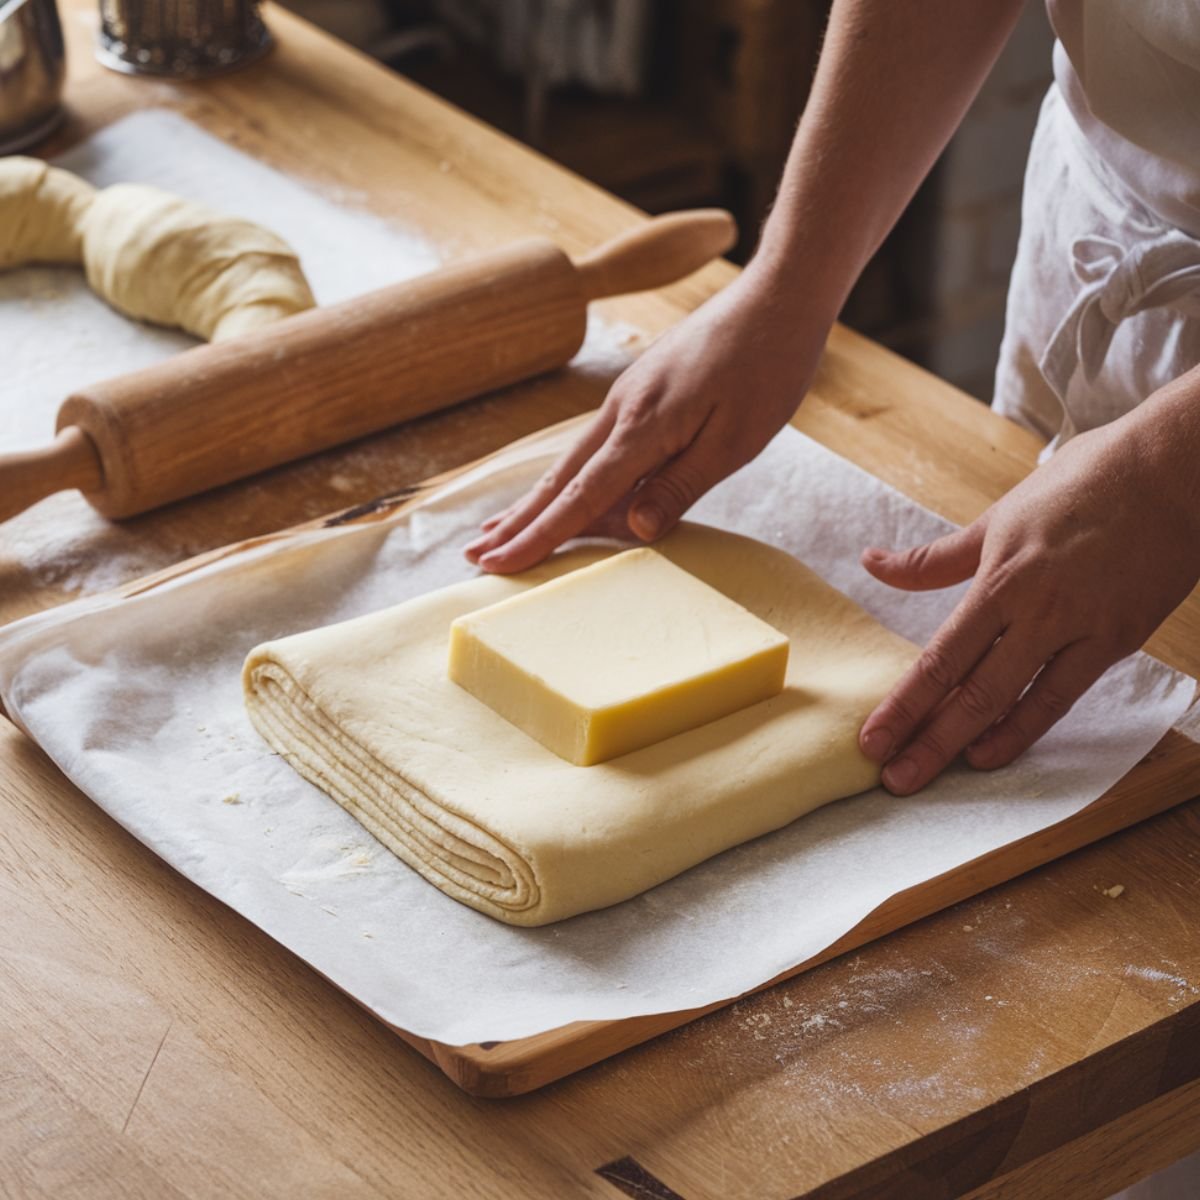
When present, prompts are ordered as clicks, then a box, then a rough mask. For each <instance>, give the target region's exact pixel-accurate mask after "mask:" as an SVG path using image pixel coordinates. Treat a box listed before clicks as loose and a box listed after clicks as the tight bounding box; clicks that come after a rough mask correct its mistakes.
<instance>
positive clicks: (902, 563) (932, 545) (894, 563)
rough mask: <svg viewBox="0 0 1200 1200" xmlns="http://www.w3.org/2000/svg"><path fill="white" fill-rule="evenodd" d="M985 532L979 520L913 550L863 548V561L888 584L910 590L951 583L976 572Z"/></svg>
mask: <svg viewBox="0 0 1200 1200" xmlns="http://www.w3.org/2000/svg"><path fill="white" fill-rule="evenodd" d="M983 534H984V525H983V523H982V522H981V521H976V522H975V523H974V524H972V525H968V526H967V527H966V528H965V529H956V530H955V531H954V532H953V533H948V534H946V536H945V537H940V538H938V539H937V540H936V541H932V542H926V543H925V544H924V545H923V546H914V547H913V548H912V549H911V550H877V549H874V548H872V549H870V550H864V551H863V556H862V564H863V566H864V567H866V569H867V570H868V571H870V572H871V574H872V575H874V576H875V578H876V579H878V580H880V581H881V582H883V583H886V584H887V585H888V586H889V587H894V588H903V589H904V590H905V591H909V592H925V591H932V590H933V589H935V588H944V587H949V586H950V585H951V584H954V583H961V582H962V581H963V580H964V579H969V578H970V577H971V576H972V575H974V574H975V571H976V570H977V569H978V567H979V555H980V552H981V550H982V549H983Z"/></svg>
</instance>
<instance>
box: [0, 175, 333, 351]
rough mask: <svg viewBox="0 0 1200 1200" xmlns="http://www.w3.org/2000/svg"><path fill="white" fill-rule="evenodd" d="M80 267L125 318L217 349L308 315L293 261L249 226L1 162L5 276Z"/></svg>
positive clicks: (162, 197) (194, 207)
mask: <svg viewBox="0 0 1200 1200" xmlns="http://www.w3.org/2000/svg"><path fill="white" fill-rule="evenodd" d="M35 262H44V263H81V264H82V265H83V267H84V269H85V271H86V272H87V278H88V282H89V283H90V284H91V286H92V288H93V290H95V292H96V293H97V294H98V295H99V296H101V297H103V298H104V299H105V300H107V301H108V303H109V304H111V305H112V306H113V307H114V308H116V309H118V310H119V311H120V312H123V313H126V314H127V315H128V316H131V317H138V318H140V319H142V320H146V321H153V322H154V323H155V324H158V325H170V326H175V327H178V328H180V329H186V330H187V331H188V332H189V333H192V334H195V335H196V336H197V337H200V338H205V339H207V340H209V341H221V340H223V339H225V338H230V337H235V336H236V335H238V334H240V333H247V332H249V331H250V330H252V329H257V328H259V327H261V326H263V325H267V324H270V323H271V322H273V321H277V320H279V319H280V318H281V317H286V316H290V315H291V314H292V313H297V312H302V311H303V310H304V309H308V308H312V307H313V305H314V304H315V303H316V301H315V300H314V299H313V294H312V292H311V290H310V289H309V286H308V283H307V281H306V280H305V278H304V273H303V271H302V270H301V269H300V262H299V259H298V258H297V257H296V254H295V252H294V251H293V250H292V249H291V247H290V246H288V244H287V243H286V242H285V241H283V239H282V238H280V237H277V236H276V235H275V234H273V233H271V232H270V230H267V229H263V228H262V227H261V226H259V225H255V224H254V223H253V222H251V221H244V220H242V219H241V218H238V217H228V216H225V215H223V214H221V213H218V212H215V211H214V210H213V209H210V208H206V207H205V206H204V205H201V204H195V203H193V202H192V201H190V200H183V199H180V198H179V197H178V196H172V195H171V194H170V193H169V192H163V191H160V190H159V189H158V188H154V187H149V186H147V185H144V184H134V183H119V184H116V185H115V186H113V187H109V188H105V189H103V190H102V191H97V190H96V189H95V188H93V187H92V186H91V185H90V184H88V183H86V182H85V181H84V180H82V179H79V178H78V177H77V176H75V175H72V174H71V173H70V172H69V171H63V170H61V169H60V168H58V167H50V166H47V165H46V164H45V163H44V162H41V161H40V160H39V159H34V158H21V157H19V156H17V157H11V158H5V159H0V270H2V269H4V268H7V267H15V266H20V265H22V264H24V263H35Z"/></svg>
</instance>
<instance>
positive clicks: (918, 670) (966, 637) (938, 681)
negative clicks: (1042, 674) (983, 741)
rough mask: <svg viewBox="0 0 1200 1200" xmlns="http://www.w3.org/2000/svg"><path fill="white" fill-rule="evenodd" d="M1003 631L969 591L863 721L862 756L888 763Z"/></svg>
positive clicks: (991, 610)
mask: <svg viewBox="0 0 1200 1200" xmlns="http://www.w3.org/2000/svg"><path fill="white" fill-rule="evenodd" d="M1003 632H1004V628H1003V624H1002V620H1001V617H1000V615H999V613H998V612H997V611H996V609H995V608H994V607H993V606H992V605H991V604H989V603H988V602H986V601H983V600H979V599H977V598H975V597H974V596H973V595H972V593H970V592H968V594H967V596H966V598H965V599H964V600H963V601H962V603H961V604H959V606H958V607H957V608H956V609H955V610H954V612H953V613H952V614H951V615H950V617H949V618H948V619H947V620H946V622H945V624H943V625H942V627H941V628H940V629H939V630H938V631H937V633H935V634H934V636H933V638H932V640H931V641H930V643H929V645H928V646H927V647H926V648H925V650H924V651H923V653H922V654H921V657H920V658H918V659H917V661H916V662H915V663H914V664H913V665H912V667H910V668H909V670H908V671H906V672H905V674H904V676H903V677H902V678H901V680H900V682H899V683H898V684H897V685H896V686H895V687H894V688H893V689H892V690H891V692H890V693H889V694H888V696H887V697H886V698H885V699H884V700H883V702H882V703H881V704H880V705H879V706H878V707H877V708H876V709H875V711H874V712H873V713H872V714H871V715H870V716H869V717H868V718H867V719H866V721H865V722H864V724H863V727H862V730H861V731H860V733H859V746H860V747H861V748H862V752H863V753H864V754H865V755H866V756H867V757H868V758H869V759H871V760H872V761H873V762H877V763H882V762H886V761H887V760H888V759H890V758H891V757H892V756H893V755H894V754H895V753H896V751H898V750H899V749H900V748H901V747H902V746H904V745H905V744H906V743H907V742H908V741H909V739H910V738H912V736H913V734H915V733H916V731H917V729H918V728H919V727H920V726H921V725H922V724H923V723H924V722H925V720H926V719H927V718H928V717H929V716H930V714H931V713H932V712H933V711H934V710H935V709H936V708H937V706H938V705H939V704H941V703H942V701H944V700H945V699H946V697H947V696H949V695H950V693H951V692H953V691H954V689H955V688H956V687H958V686H959V685H960V684H961V683H962V682H963V681H964V680H965V679H966V678H967V677H968V676H969V675H970V674H971V672H972V671H973V670H974V669H975V666H976V664H977V663H978V662H979V661H980V659H982V658H983V656H984V655H985V654H987V653H988V651H989V650H990V649H991V648H992V645H993V643H995V641H996V639H997V638H998V637H1000V635H1001V634H1002V633H1003ZM1010 649H1011V647H1010ZM1043 661H1045V660H1044V659H1042V660H1039V662H1038V663H1037V664H1035V665H1034V667H1033V668H1031V670H1030V672H1029V674H1028V675H1026V676H1025V679H1024V680H1023V681H1022V682H1023V683H1027V682H1028V681H1029V679H1030V678H1031V677H1032V675H1033V671H1034V670H1036V669H1037V667H1038V666H1040V665H1041V662H1043ZM1014 698H1015V697H1014ZM970 702H971V698H969V699H968V703H970ZM999 715H1000V714H999V713H996V715H995V716H999ZM995 716H994V717H993V718H992V720H995ZM989 723H990V722H989ZM980 728H981V729H982V728H984V727H983V726H981V727H980ZM972 736H973V735H972ZM960 749H961V747H960ZM918 786H919V785H918Z"/></svg>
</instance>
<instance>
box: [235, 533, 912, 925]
mask: <svg viewBox="0 0 1200 1200" xmlns="http://www.w3.org/2000/svg"><path fill="white" fill-rule="evenodd" d="M658 549H659V550H660V552H661V553H662V554H663V555H665V556H666V557H667V558H669V559H670V560H671V561H673V562H674V563H676V564H677V565H678V566H680V567H682V568H684V570H686V571H689V572H690V573H691V574H693V575H695V576H697V577H698V578H700V579H702V580H703V581H704V582H705V583H707V584H709V585H710V586H712V587H715V588H717V589H718V590H719V591H722V592H724V593H725V594H726V595H727V596H729V597H730V598H731V599H733V600H735V601H737V603H739V604H741V605H743V606H744V607H746V608H747V609H749V610H750V611H751V612H753V613H754V614H755V615H756V616H759V617H761V618H762V619H763V620H765V621H767V622H768V623H769V624H771V625H772V626H773V627H774V628H776V629H778V630H780V631H781V632H782V633H785V634H787V635H788V636H789V638H790V639H791V653H790V658H789V664H788V674H787V683H786V686H785V688H784V691H783V692H782V693H781V694H780V695H778V696H775V697H773V698H772V699H770V700H765V701H763V702H761V703H759V704H754V705H750V706H749V707H747V708H743V709H741V710H740V711H738V712H735V713H732V714H730V715H729V716H726V717H723V718H721V719H720V720H717V721H711V722H709V723H708V724H707V725H702V726H700V727H699V728H696V729H692V730H689V731H687V732H686V733H681V734H678V735H676V736H675V737H671V738H667V739H665V740H663V741H661V742H658V743H656V744H655V745H652V746H647V747H645V748H644V749H641V750H637V751H634V752H632V753H630V754H625V755H622V756H620V757H618V758H615V759H611V760H609V761H608V762H604V763H598V764H596V765H594V766H590V767H578V766H574V765H572V764H571V763H569V762H566V761H564V760H563V759H561V758H560V757H559V756H558V755H557V754H554V753H553V752H552V751H550V750H548V749H546V748H545V747H544V746H542V745H541V744H540V743H538V742H537V741H535V740H534V739H533V738H531V737H530V736H528V735H527V734H526V733H524V732H522V731H521V730H520V729H518V728H516V727H515V726H513V725H511V724H510V723H509V722H508V721H506V720H505V719H504V718H503V717H501V716H499V715H498V714H497V713H495V712H494V711H493V710H492V709H490V708H489V707H488V706H487V705H486V704H483V703H481V702H480V701H479V700H477V699H476V698H475V697H474V696H472V695H471V694H470V693H468V692H467V691H465V690H464V689H463V688H461V687H459V686H458V685H457V684H455V683H454V682H453V681H451V680H450V679H449V677H448V676H447V672H446V656H447V644H448V634H449V627H450V622H451V621H453V620H454V618H456V617H458V616H461V615H463V614H464V613H468V612H472V611H474V610H475V609H478V608H482V607H484V606H486V605H488V604H493V603H495V602H496V601H498V600H502V599H504V598H505V597H507V596H510V595H513V594H514V593H515V592H517V591H520V590H524V589H526V588H530V587H533V586H536V585H537V584H539V583H542V582H545V581H546V580H547V579H550V578H554V577H556V576H559V575H562V574H564V573H565V572H567V571H571V570H575V569H577V568H579V567H582V566H586V565H588V564H589V563H591V562H595V561H596V560H597V559H598V558H599V557H601V556H602V555H605V554H607V553H611V552H612V551H609V550H599V549H594V548H591V549H576V550H568V551H566V552H563V553H561V554H559V555H557V556H555V557H554V558H553V559H552V560H551V561H550V562H548V563H546V564H543V565H542V566H541V567H538V568H535V569H534V570H532V571H527V572H525V573H524V574H523V575H521V576H517V577H509V578H501V577H497V576H481V577H479V578H476V579H471V580H468V581H467V582H465V583H460V584H456V585H454V586H452V587H448V588H443V589H441V590H439V591H436V592H433V593H431V594H430V595H427V596H420V597H417V598H416V599H412V600H409V601H407V602H406V603H404V604H401V605H398V606H396V607H393V608H389V609H385V610H383V611H382V612H377V613H371V614H369V615H367V616H363V617H359V618H356V619H354V620H351V621H346V622H343V623H340V624H338V625H333V626H330V627H326V628H323V629H316V630H312V631H310V632H307V633H301V634H297V635H295V636H292V637H289V638H285V639H283V640H282V641H277V642H270V643H267V644H266V645H263V646H260V647H258V648H256V649H255V650H254V651H253V652H252V653H251V654H250V656H249V658H248V659H247V662H246V667H245V673H244V683H245V690H246V703H247V709H248V711H249V714H250V718H251V720H252V721H253V723H254V725H255V726H256V728H257V729H258V731H259V732H260V733H261V734H262V736H263V737H264V738H265V739H266V741H267V742H268V743H269V744H270V746H271V747H272V748H273V749H275V750H277V751H278V752H279V753H280V754H282V755H283V756H284V757H285V758H286V759H287V760H288V762H290V763H291V764H292V766H293V767H295V768H296V770H297V771H299V773H300V774H301V775H303V776H304V777H305V778H306V779H307V780H309V781H310V782H311V783H314V784H316V786H318V787H319V788H321V789H322V791H324V792H326V793H327V794H329V795H330V796H332V797H333V798H334V799H335V800H337V802H338V803H339V804H341V805H342V807H343V808H345V809H346V810H347V811H348V812H349V813H351V814H352V815H353V816H355V817H356V818H357V819H358V820H359V821H361V822H362V824H363V825H365V826H366V827H367V829H369V830H370V831H371V832H372V833H373V834H374V835H375V836H376V837H377V838H379V840H380V841H382V842H383V843H384V845H386V846H387V847H388V848H389V849H391V850H392V851H393V852H394V853H395V854H397V855H398V856H399V857H400V858H401V859H403V860H404V861H405V862H406V863H408V864H409V866H411V867H413V868H414V869H415V870H417V871H419V872H420V873H421V874H422V875H423V876H424V877H425V878H426V879H427V880H429V882H430V883H432V884H434V885H435V886H436V887H439V888H441V890H442V891H444V892H445V893H446V894H447V895H450V896H453V897H454V898H455V899H456V900H460V901H462V902H463V903H464V904H469V905H470V906H471V907H472V908H476V909H478V910H479V911H480V912H484V913H487V914H489V915H490V916H493V917H497V918H499V919H500V920H502V921H507V922H509V923H510V924H515V925H543V924H546V923H548V922H551V921H557V920H560V919H562V918H564V917H570V916H574V915H575V914H576V913H580V912H586V911H588V910H590V909H595V908H602V907H605V906H607V905H610V904H615V903H617V902H618V901H620V900H625V899H628V898H629V897H630V896H634V895H637V894H638V893H640V892H644V891H645V890H646V889H647V888H650V887H653V886H654V885H655V884H657V883H661V882H662V881H663V880H665V879H669V878H671V877H672V876H674V875H677V874H679V872H681V871H684V870H686V869H687V868H688V867H691V866H694V865H695V864H696V863H698V862H701V861H702V860H704V859H706V858H710V857H711V856H712V855H714V854H717V853H719V852H720V851H722V850H726V849H728V848H729V847H730V846H734V845H737V844H739V843H741V842H744V841H747V840H749V839H750V838H753V837H757V836H759V835H760V834H764V833H767V832H769V831H771V830H774V829H778V828H779V827H780V826H782V825H786V824H788V823H789V822H790V821H793V820H795V819H796V818H797V817H800V816H802V815H803V814H805V813H807V812H810V811H811V810H812V809H814V808H817V807H819V806H820V805H822V804H826V803H828V802H829V801H831V800H837V799H840V798H842V797H844V796H848V795H851V794H853V793H855V792H861V791H863V790H864V789H866V788H868V787H872V786H874V785H875V784H876V783H877V782H878V775H879V773H878V770H877V769H876V767H875V766H874V765H873V764H872V763H870V762H868V761H867V759H865V758H864V757H863V755H862V754H861V753H860V751H859V749H858V745H857V734H858V729H859V726H860V725H861V724H862V722H863V720H864V719H865V718H866V716H867V714H868V713H869V712H870V711H871V709H872V708H873V707H874V706H875V704H876V703H878V701H879V700H880V699H881V698H882V697H883V695H884V694H885V693H886V692H887V690H888V688H889V687H890V686H891V685H892V684H893V683H894V682H895V681H896V680H897V679H898V678H899V676H900V675H901V674H902V673H903V671H904V670H905V668H906V667H907V666H908V665H909V664H910V663H911V662H912V660H913V658H914V657H915V656H916V654H917V653H918V650H917V648H916V647H915V646H913V645H912V644H911V643H910V642H907V641H906V640H905V639H904V638H901V637H899V636H898V635H896V634H894V633H892V632H890V631H889V630H887V629H885V628H884V627H883V626H882V625H880V624H879V622H877V621H876V620H874V619H873V618H872V617H870V616H868V615H867V614H866V613H865V612H864V611H863V610H862V609H861V608H859V607H858V605H856V604H855V603H854V602H853V601H851V600H849V599H847V598H846V597H845V596H843V595H842V594H841V593H840V592H838V591H836V590H834V589H833V588H831V587H830V586H829V585H828V584H826V583H824V582H823V581H822V580H821V579H820V577H819V576H817V575H816V574H814V573H813V572H812V571H810V570H809V569H808V568H807V567H805V566H804V565H803V564H802V563H800V562H799V561H798V560H796V559H795V558H793V557H792V556H791V555H790V554H787V553H785V552H784V551H782V550H778V549H775V548H774V547H771V546H767V545H764V544H762V543H761V542H756V541H754V540H752V539H750V538H745V537H740V536H738V535H737V534H733V533H727V532H723V531H721V530H716V529H708V528H705V527H703V526H698V525H684V526H683V527H681V528H680V529H679V530H678V531H677V532H675V533H674V534H672V535H671V536H670V537H669V538H667V539H666V540H664V541H663V542H662V543H660V544H659V546H658Z"/></svg>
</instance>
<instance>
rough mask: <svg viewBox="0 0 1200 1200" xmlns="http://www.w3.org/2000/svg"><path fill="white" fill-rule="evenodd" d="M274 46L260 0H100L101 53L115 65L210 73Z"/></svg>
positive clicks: (199, 75) (138, 71)
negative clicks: (259, 4)
mask: <svg viewBox="0 0 1200 1200" xmlns="http://www.w3.org/2000/svg"><path fill="white" fill-rule="evenodd" d="M270 48H271V34H270V32H269V31H268V29H267V27H266V25H265V24H264V23H263V19H262V15H261V14H260V13H259V11H258V0H100V37H99V42H98V44H97V49H96V57H97V58H98V59H99V60H100V61H101V62H102V63H103V64H104V65H105V66H106V67H112V68H113V70H115V71H123V72H125V73H126V74H130V75H169V76H172V77H174V78H176V79H204V78H207V77H208V76H212V75H224V74H225V73H226V72H228V71H236V70H237V69H238V68H239V67H244V66H246V65H247V64H248V63H252V62H254V61H255V60H256V59H258V58H261V57H262V55H264V54H265V53H266V52H267V50H269V49H270Z"/></svg>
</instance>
